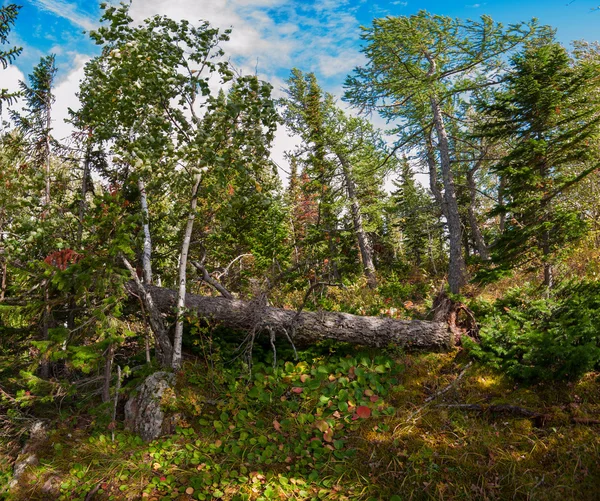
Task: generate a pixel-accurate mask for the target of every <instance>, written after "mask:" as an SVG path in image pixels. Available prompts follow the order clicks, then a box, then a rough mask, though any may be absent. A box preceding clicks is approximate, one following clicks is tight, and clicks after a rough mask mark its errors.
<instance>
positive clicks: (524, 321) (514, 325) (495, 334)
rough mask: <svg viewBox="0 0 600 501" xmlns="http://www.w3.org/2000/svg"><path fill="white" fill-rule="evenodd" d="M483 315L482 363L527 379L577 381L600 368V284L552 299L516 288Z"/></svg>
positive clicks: (477, 348)
mask: <svg viewBox="0 0 600 501" xmlns="http://www.w3.org/2000/svg"><path fill="white" fill-rule="evenodd" d="M477 309H478V310H479V312H480V313H483V314H484V315H483V318H482V324H483V327H482V329H481V343H480V344H479V345H477V344H475V343H473V342H472V341H467V346H468V347H469V349H470V351H471V353H472V354H473V355H474V356H475V357H476V358H478V359H479V360H481V361H483V362H485V363H487V364H489V365H491V366H493V367H495V368H497V369H500V370H502V371H503V372H505V373H507V374H508V375H510V376H512V377H514V378H515V379H518V380H523V381H529V382H534V381H542V380H565V379H571V380H572V379H577V378H579V377H580V376H582V375H583V374H584V373H586V372H589V371H591V370H594V369H597V368H600V282H597V281H594V282H582V283H578V284H574V283H569V284H567V285H565V286H563V287H562V288H561V289H559V290H558V291H557V292H556V293H555V294H554V296H553V297H552V298H549V299H530V298H529V297H527V295H525V294H524V293H523V291H522V290H520V289H512V290H511V291H510V292H509V293H508V294H507V295H506V296H505V297H504V298H502V299H499V300H497V301H496V302H495V303H494V304H493V305H488V307H485V306H484V305H479V306H478V307H477Z"/></svg>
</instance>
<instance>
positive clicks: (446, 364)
mask: <svg viewBox="0 0 600 501" xmlns="http://www.w3.org/2000/svg"><path fill="white" fill-rule="evenodd" d="M202 344H205V343H202ZM211 350H212V351H211V357H210V360H211V363H209V364H207V363H206V362H203V361H202V357H200V358H199V359H196V360H193V361H189V362H188V363H186V365H185V366H184V368H183V370H182V371H181V372H179V373H178V374H177V384H176V387H175V390H174V393H173V394H172V395H170V398H166V399H165V402H164V404H165V406H166V408H168V410H169V412H170V413H172V414H176V415H179V421H178V426H177V429H176V432H175V433H174V434H173V435H172V436H169V437H165V438H161V439H158V440H155V441H153V442H151V443H144V442H142V441H141V439H140V438H138V437H137V436H135V435H132V434H130V433H128V432H126V431H124V430H123V429H121V426H120V425H117V430H116V433H115V439H114V442H113V441H112V440H111V431H110V426H111V425H110V424H109V422H110V420H109V419H105V418H103V417H102V412H103V411H98V410H95V409H93V408H92V407H93V404H92V403H88V404H87V405H84V406H80V408H77V407H76V406H74V407H72V408H71V409H69V410H68V411H69V412H64V413H63V414H64V416H65V418H64V419H63V420H61V421H57V422H54V423H52V426H51V428H52V432H51V434H50V438H49V441H48V443H47V445H46V446H45V447H44V448H43V449H42V450H41V451H40V462H39V464H38V465H35V466H33V467H31V468H30V470H29V471H28V473H27V475H26V476H25V477H24V478H23V479H22V481H21V483H20V487H19V490H18V491H17V492H16V494H15V495H14V496H13V498H12V499H23V500H25V499H27V500H42V499H62V500H85V499H86V496H89V493H90V492H94V495H93V496H92V497H91V498H89V497H88V498H87V499H94V500H109V499H114V500H121V499H123V500H134V499H148V500H154V501H158V500H169V499H180V500H184V499H204V500H206V499H225V500H246V499H247V500H269V499H298V500H304V499H307V500H308V499H311V500H313V499H314V500H319V499H331V500H355V499H356V500H371V499H372V500H377V499H385V500H394V501H398V500H409V499H415V500H419V499H423V500H425V499H447V500H452V499H457V500H458V499H469V500H470V499H473V500H475V499H478V500H479V499H561V500H564V499H574V498H577V499H581V500H585V499H590V500H591V499H595V496H596V495H597V485H598V481H599V480H600V468H599V465H598V462H597V458H598V457H599V455H600V439H599V438H598V429H597V426H594V425H592V426H587V425H576V424H573V423H572V422H571V418H572V417H573V416H594V415H597V413H598V412H599V411H600V404H599V402H600V382H599V381H598V377H597V376H596V375H595V374H590V375H588V376H586V377H584V378H583V379H581V380H580V381H579V382H578V383H564V384H560V385H558V384H557V385H547V386H544V385H537V386H529V387H528V386H523V387H521V386H519V385H518V384H515V383H514V382H513V381H512V380H510V379H508V378H506V377H504V376H500V375H498V374H497V373H495V372H493V371H491V370H490V369H486V368H485V367H483V366H479V367H477V366H476V367H472V368H471V369H469V371H468V373H467V374H466V377H464V378H463V379H462V380H461V381H460V382H459V383H458V384H456V386H455V387H451V390H450V391H448V392H446V393H445V394H444V397H443V398H437V399H435V400H434V401H433V402H430V403H426V402H425V399H426V397H428V396H430V395H435V394H436V392H438V391H439V390H440V389H442V388H444V387H446V386H447V385H448V384H449V383H451V382H452V381H454V380H455V378H456V377H457V375H458V374H459V373H460V372H461V371H462V370H463V368H464V367H465V364H466V361H467V360H466V358H465V357H464V355H463V354H461V353H460V352H457V353H450V354H405V353H402V352H397V351H396V352H394V351H387V352H384V353H382V352H376V351H374V350H360V349H356V348H353V347H348V346H340V345H335V344H333V343H326V344H324V345H321V346H319V347H315V348H312V349H310V350H305V351H301V352H300V353H299V357H300V358H299V360H297V361H287V362H285V363H280V364H279V365H278V366H277V367H276V368H273V367H272V364H271V360H270V357H272V355H271V354H269V352H268V350H267V349H266V348H265V349H264V351H263V350H261V348H260V347H257V350H256V351H255V356H256V360H255V363H254V365H253V367H252V372H251V373H249V370H248V367H247V366H246V365H244V364H243V363H242V362H240V361H236V362H231V361H230V360H231V358H230V356H229V355H230V353H229V352H228V351H227V349H226V347H225V346H224V345H222V344H219V343H215V344H214V345H212V347H211ZM201 352H202V350H201V349H199V350H198V353H201ZM280 358H282V359H285V358H287V359H288V360H292V357H291V353H285V352H282V353H281V354H280ZM135 385H136V380H133V379H132V380H131V381H130V382H129V385H126V387H127V386H129V387H134V386H135ZM453 402H461V403H483V404H486V405H487V404H490V405H492V404H495V403H511V404H513V405H519V406H523V407H526V408H530V409H534V410H537V411H540V412H544V413H547V414H549V415H551V418H549V421H548V422H547V423H545V424H544V426H542V427H540V428H537V427H536V426H535V423H534V422H533V421H531V420H530V419H527V418H520V417H515V416H506V415H495V414H493V413H486V412H484V413H470V412H466V411H463V410H457V409H452V408H451V407H448V406H447V404H449V403H453ZM106 412H108V411H106ZM2 453H3V460H2V461H0V467H1V468H2V469H3V473H2V475H3V477H2V480H7V479H8V478H9V474H8V472H7V469H8V464H9V461H8V460H7V459H6V458H7V457H8V450H7V449H6V448H3V451H2ZM12 454H14V448H13V450H12ZM48 485H55V489H56V490H55V497H54V498H49V497H48V492H49V491H48Z"/></svg>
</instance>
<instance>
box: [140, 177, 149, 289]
mask: <svg viewBox="0 0 600 501" xmlns="http://www.w3.org/2000/svg"><path fill="white" fill-rule="evenodd" d="M138 189H139V190H140V205H141V206H142V215H143V217H144V225H143V226H144V251H143V254H142V268H143V270H144V283H146V284H151V283H152V239H151V238H150V223H149V221H150V215H149V213H148V200H147V198H146V185H145V183H144V180H143V179H142V178H141V177H140V178H139V179H138Z"/></svg>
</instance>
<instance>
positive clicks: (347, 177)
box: [336, 152, 377, 289]
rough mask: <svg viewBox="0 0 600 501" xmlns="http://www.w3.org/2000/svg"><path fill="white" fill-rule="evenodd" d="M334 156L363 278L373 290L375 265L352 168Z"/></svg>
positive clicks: (342, 158)
mask: <svg viewBox="0 0 600 501" xmlns="http://www.w3.org/2000/svg"><path fill="white" fill-rule="evenodd" d="M336 155H337V157H338V159H339V161H340V163H341V164H342V172H343V174H344V181H345V182H346V190H347V192H348V199H349V201H350V212H351V213H352V222H353V224H354V233H355V234H356V240H358V248H359V249H360V255H361V257H362V262H363V269H364V273H365V277H367V284H368V285H369V287H370V288H371V289H374V288H375V287H377V277H376V275H375V265H374V264H373V252H372V251H371V245H370V243H369V239H368V237H367V234H366V233H365V229H364V226H363V221H362V214H361V212H360V204H359V202H358V198H356V185H355V184H354V177H353V176H352V166H351V165H350V162H348V159H347V158H346V157H345V156H344V155H343V154H341V153H339V152H338V153H336Z"/></svg>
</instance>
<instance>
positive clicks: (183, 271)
mask: <svg viewBox="0 0 600 501" xmlns="http://www.w3.org/2000/svg"><path fill="white" fill-rule="evenodd" d="M200 180H201V174H196V176H195V178H194V187H193V188H192V200H191V202H190V212H189V214H188V220H187V224H186V227H185V235H184V237H183V243H182V245H181V256H180V257H179V277H178V289H177V301H176V305H175V308H176V315H177V320H176V322H175V335H174V337H173V358H172V361H171V367H172V368H173V369H179V367H181V344H182V340H183V313H184V310H185V295H186V284H187V259H188V252H189V250H190V242H191V240H192V230H193V229H194V219H195V218H196V206H197V204H198V189H199V187H200Z"/></svg>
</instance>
